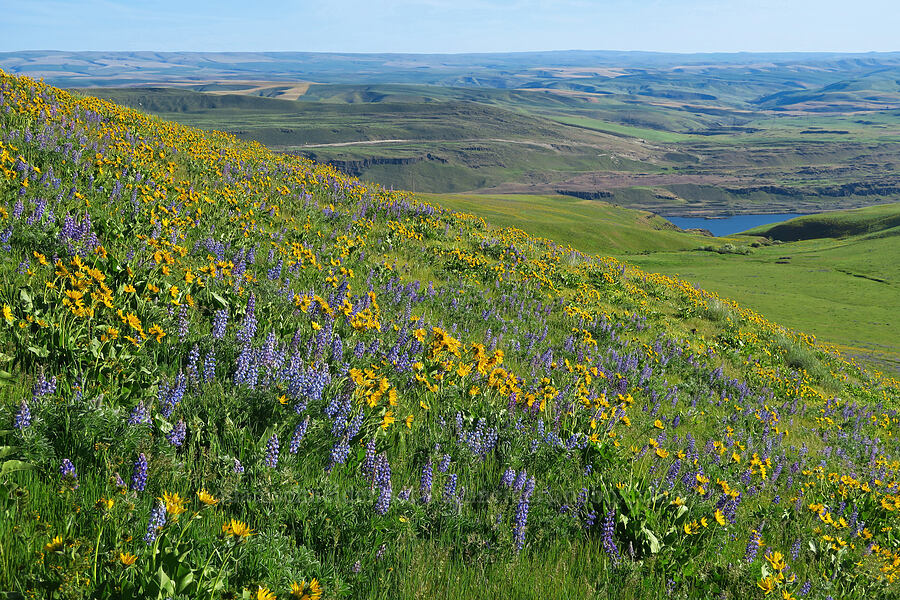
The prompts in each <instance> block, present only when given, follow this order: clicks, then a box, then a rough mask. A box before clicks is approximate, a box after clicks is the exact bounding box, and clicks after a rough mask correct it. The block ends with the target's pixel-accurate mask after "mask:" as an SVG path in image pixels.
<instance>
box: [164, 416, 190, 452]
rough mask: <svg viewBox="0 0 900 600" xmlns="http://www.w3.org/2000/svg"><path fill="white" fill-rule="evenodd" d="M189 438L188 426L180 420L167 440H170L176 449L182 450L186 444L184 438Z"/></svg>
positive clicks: (167, 436)
mask: <svg viewBox="0 0 900 600" xmlns="http://www.w3.org/2000/svg"><path fill="white" fill-rule="evenodd" d="M186 436H187V425H185V423H184V419H178V422H177V423H175V427H173V428H172V431H170V432H169V433H168V435H166V439H167V440H169V443H170V444H172V445H173V446H175V447H176V448H180V447H181V445H182V444H183V443H184V438H185V437H186Z"/></svg>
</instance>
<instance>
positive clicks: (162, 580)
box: [156, 567, 175, 596]
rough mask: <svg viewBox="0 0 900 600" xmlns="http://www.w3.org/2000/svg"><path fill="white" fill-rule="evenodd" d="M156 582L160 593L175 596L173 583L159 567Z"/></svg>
mask: <svg viewBox="0 0 900 600" xmlns="http://www.w3.org/2000/svg"><path fill="white" fill-rule="evenodd" d="M156 580H157V582H158V583H159V589H160V591H162V592H166V593H167V594H169V595H171V596H174V595H175V582H173V581H172V580H171V579H170V578H169V576H168V575H166V572H165V571H163V568H162V567H160V568H159V570H157V571H156Z"/></svg>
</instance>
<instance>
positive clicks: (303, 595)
mask: <svg viewBox="0 0 900 600" xmlns="http://www.w3.org/2000/svg"><path fill="white" fill-rule="evenodd" d="M291 596H293V597H294V598H297V599H298V600H319V598H321V597H322V588H321V587H320V586H319V582H318V580H316V579H315V578H314V579H312V580H311V581H310V582H309V584H307V583H306V582H305V581H300V583H297V582H296V581H295V582H294V583H292V584H291Z"/></svg>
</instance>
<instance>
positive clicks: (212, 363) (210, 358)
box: [203, 350, 216, 383]
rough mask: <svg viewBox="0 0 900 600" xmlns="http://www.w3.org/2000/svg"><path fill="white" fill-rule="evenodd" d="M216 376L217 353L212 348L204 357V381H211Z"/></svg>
mask: <svg viewBox="0 0 900 600" xmlns="http://www.w3.org/2000/svg"><path fill="white" fill-rule="evenodd" d="M215 378H216V353H215V351H214V350H210V351H209V354H207V355H206V358H205V359H203V381H204V382H206V383H209V382H211V381H213V380H215Z"/></svg>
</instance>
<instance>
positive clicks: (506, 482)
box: [500, 469, 516, 488]
mask: <svg viewBox="0 0 900 600" xmlns="http://www.w3.org/2000/svg"><path fill="white" fill-rule="evenodd" d="M515 477H516V472H515V470H513V469H506V471H504V473H503V478H502V479H500V485H502V486H503V487H505V488H508V487H511V486H512V484H513V479H515Z"/></svg>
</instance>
